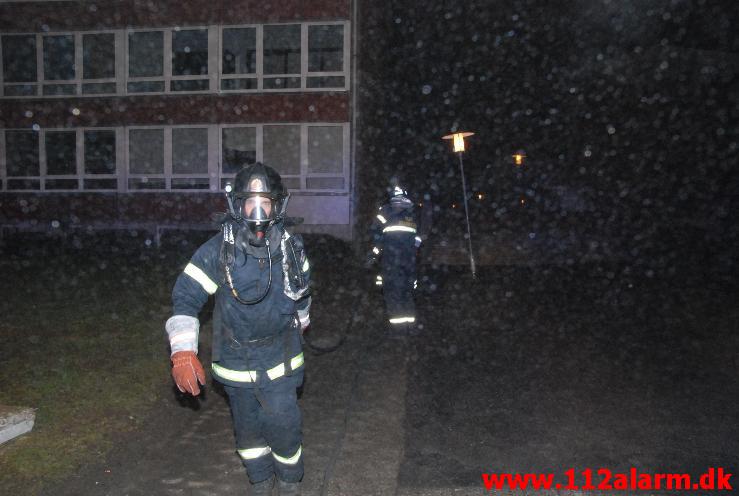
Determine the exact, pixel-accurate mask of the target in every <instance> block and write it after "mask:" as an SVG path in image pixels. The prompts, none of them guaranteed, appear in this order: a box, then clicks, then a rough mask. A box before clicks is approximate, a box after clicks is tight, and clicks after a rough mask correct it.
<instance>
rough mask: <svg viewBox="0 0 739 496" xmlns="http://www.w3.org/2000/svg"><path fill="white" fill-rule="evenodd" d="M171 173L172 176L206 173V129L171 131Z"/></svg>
mask: <svg viewBox="0 0 739 496" xmlns="http://www.w3.org/2000/svg"><path fill="white" fill-rule="evenodd" d="M172 172H173V173H174V174H191V173H199V174H207V173H208V130H207V129H206V128H183V129H172Z"/></svg>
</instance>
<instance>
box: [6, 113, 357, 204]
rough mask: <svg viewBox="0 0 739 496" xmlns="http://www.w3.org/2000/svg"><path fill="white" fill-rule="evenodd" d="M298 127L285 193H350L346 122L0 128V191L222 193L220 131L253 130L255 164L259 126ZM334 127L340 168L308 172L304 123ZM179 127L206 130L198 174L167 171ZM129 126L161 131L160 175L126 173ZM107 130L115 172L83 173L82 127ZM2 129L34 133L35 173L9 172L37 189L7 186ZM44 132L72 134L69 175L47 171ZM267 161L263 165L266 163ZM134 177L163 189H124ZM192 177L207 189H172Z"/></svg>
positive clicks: (260, 154)
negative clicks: (325, 184)
mask: <svg viewBox="0 0 739 496" xmlns="http://www.w3.org/2000/svg"><path fill="white" fill-rule="evenodd" d="M275 125H276V126H299V127H300V174H299V175H294V174H290V175H285V178H286V179H288V178H294V179H298V182H299V187H298V188H289V189H290V192H291V194H296V195H303V194H306V195H314V194H322V195H324V194H326V195H332V194H347V193H349V191H350V181H351V174H350V169H351V164H350V148H351V147H350V142H349V137H350V123H349V122H310V123H307V122H264V123H250V124H188V125H165V126H162V125H147V126H139V125H135V126H125V127H124V126H119V127H111V126H102V127H92V126H87V127H79V128H60V127H51V128H43V129H40V130H38V131H34V130H31V129H18V128H7V129H0V192H3V193H6V192H11V193H16V192H35V193H72V192H73V193H137V194H138V193H141V194H146V193H178V194H204V193H218V192H222V191H223V189H222V188H221V186H220V185H221V184H222V181H223V180H224V179H231V178H233V175H229V174H224V173H223V172H222V163H223V129H225V128H241V127H251V128H255V131H256V160H257V161H259V162H261V161H263V159H264V126H275ZM326 126H335V127H340V128H341V129H342V134H341V136H342V150H341V158H342V167H341V171H340V172H336V173H332V172H331V173H326V172H323V173H311V172H309V171H308V165H309V164H308V129H309V128H310V127H326ZM182 128H207V130H208V133H207V135H208V155H207V157H208V159H207V162H208V163H207V172H203V173H198V174H174V173H173V172H172V159H173V142H172V130H173V129H182ZM135 129H162V130H163V144H164V149H163V154H164V157H163V160H164V163H163V172H162V174H131V173H130V157H129V146H130V132H131V130H135ZM103 130H112V131H114V132H115V139H116V143H115V153H116V158H115V164H116V173H115V174H88V173H86V172H85V149H84V139H85V134H84V133H85V132H86V131H103ZM6 131H29V132H37V133H39V144H38V146H39V150H38V153H39V175H38V176H13V177H12V179H26V180H39V188H38V189H8V183H7V181H8V176H7V157H6V143H5V132H6ZM49 131H75V132H76V133H77V134H76V144H77V148H76V174H75V175H74V176H68V175H67V176H60V175H52V176H50V175H48V174H47V161H46V155H45V146H46V133H47V132H49ZM267 165H269V164H267ZM140 177H151V178H157V179H159V178H162V179H164V186H165V187H164V189H158V188H157V189H153V188H152V189H136V188H130V187H129V184H128V181H129V179H135V178H140ZM72 178H74V179H76V180H77V189H54V190H48V189H46V187H45V186H46V183H45V181H46V180H47V179H72ZM191 178H192V179H195V178H207V179H208V184H209V187H208V189H173V188H172V179H191ZM310 178H343V180H344V181H343V184H344V187H343V188H324V189H317V188H312V189H308V188H307V187H306V186H307V180H308V179H310ZM90 179H116V180H117V188H116V189H115V190H113V189H84V184H85V180H90Z"/></svg>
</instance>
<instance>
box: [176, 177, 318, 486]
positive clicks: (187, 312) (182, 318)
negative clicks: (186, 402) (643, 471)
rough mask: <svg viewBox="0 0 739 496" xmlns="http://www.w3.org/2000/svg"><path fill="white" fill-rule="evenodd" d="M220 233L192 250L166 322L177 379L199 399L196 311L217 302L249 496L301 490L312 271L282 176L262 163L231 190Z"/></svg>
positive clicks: (221, 370)
mask: <svg viewBox="0 0 739 496" xmlns="http://www.w3.org/2000/svg"><path fill="white" fill-rule="evenodd" d="M226 191H227V195H226V196H227V200H228V203H229V215H227V216H226V218H225V219H224V220H223V223H222V232H221V233H219V234H218V235H216V236H214V237H213V238H211V239H210V240H209V241H207V242H205V243H204V244H203V245H202V246H200V248H198V250H197V251H196V252H195V254H194V255H193V257H192V258H191V259H190V262H189V263H188V264H187V266H186V267H185V269H184V272H183V273H182V274H180V276H179V277H178V278H177V282H176V283H175V286H174V290H173V293H172V299H173V304H174V308H173V310H174V311H173V314H174V315H173V316H172V317H171V318H170V319H169V320H168V321H167V323H166V330H167V334H168V335H169V342H170V346H171V351H172V355H171V357H172V363H173V369H172V375H173V377H174V379H175V382H176V383H177V386H178V387H179V389H180V391H183V392H185V391H186V392H188V393H190V394H192V395H197V394H199V393H200V388H199V385H198V383H200V384H204V382H205V377H204V373H203V369H202V366H201V364H200V362H199V360H198V358H197V352H198V332H199V327H200V323H199V320H198V313H199V312H200V310H201V309H202V308H203V305H204V304H205V303H206V301H207V299H208V296H209V295H215V309H214V313H213V363H212V366H211V369H212V370H211V371H212V375H213V377H214V378H215V380H217V381H219V382H220V383H222V384H223V386H224V389H225V391H226V393H227V394H228V397H229V400H230V405H231V414H232V417H233V425H234V432H235V437H236V449H237V451H238V454H239V456H240V457H241V460H242V462H243V464H244V466H245V467H246V472H247V475H248V476H249V480H250V481H251V483H252V488H251V494H257V495H259V494H271V492H272V488H273V486H274V485H275V476H276V479H277V483H278V485H279V490H280V494H281V495H283V496H285V495H294V494H298V493H299V492H298V491H299V484H298V483H299V482H300V480H301V479H302V477H303V457H302V425H301V424H302V419H301V413H300V410H299V408H298V403H297V395H296V388H297V387H298V386H300V384H301V383H302V381H303V368H304V366H303V352H302V333H303V331H304V330H305V329H306V327H307V326H308V325H309V323H310V318H309V313H308V312H309V309H310V304H311V298H310V295H309V280H310V265H309V263H308V259H307V257H306V254H305V250H304V249H303V243H302V239H301V238H300V237H299V236H296V235H291V234H290V233H288V232H287V231H286V230H285V228H284V225H283V220H284V215H285V210H286V208H287V201H288V198H289V195H288V194H287V191H286V189H285V188H284V186H283V185H282V180H281V178H280V176H279V174H278V173H277V172H276V171H274V170H273V169H272V168H270V167H267V166H264V165H262V164H260V163H257V164H254V165H251V166H248V167H245V168H244V169H242V170H241V171H240V172H239V173H238V174H237V175H236V178H235V180H234V183H233V185H227V186H226Z"/></svg>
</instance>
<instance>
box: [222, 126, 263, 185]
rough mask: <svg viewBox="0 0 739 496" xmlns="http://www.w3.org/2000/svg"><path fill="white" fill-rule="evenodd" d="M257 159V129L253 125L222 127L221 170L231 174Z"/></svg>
mask: <svg viewBox="0 0 739 496" xmlns="http://www.w3.org/2000/svg"><path fill="white" fill-rule="evenodd" d="M256 161H257V130H256V129H255V128H253V127H230V128H224V129H223V163H222V164H221V171H222V172H223V173H224V174H233V173H236V172H238V171H239V170H241V168H242V167H243V166H245V165H247V164H253V163H254V162H256Z"/></svg>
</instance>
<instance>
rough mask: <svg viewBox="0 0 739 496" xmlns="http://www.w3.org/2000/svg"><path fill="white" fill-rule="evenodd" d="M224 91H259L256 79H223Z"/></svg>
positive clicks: (222, 87) (222, 86)
mask: <svg viewBox="0 0 739 496" xmlns="http://www.w3.org/2000/svg"><path fill="white" fill-rule="evenodd" d="M221 89H222V90H227V91H228V90H255V89H257V79H256V78H248V79H247V78H239V79H221Z"/></svg>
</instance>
